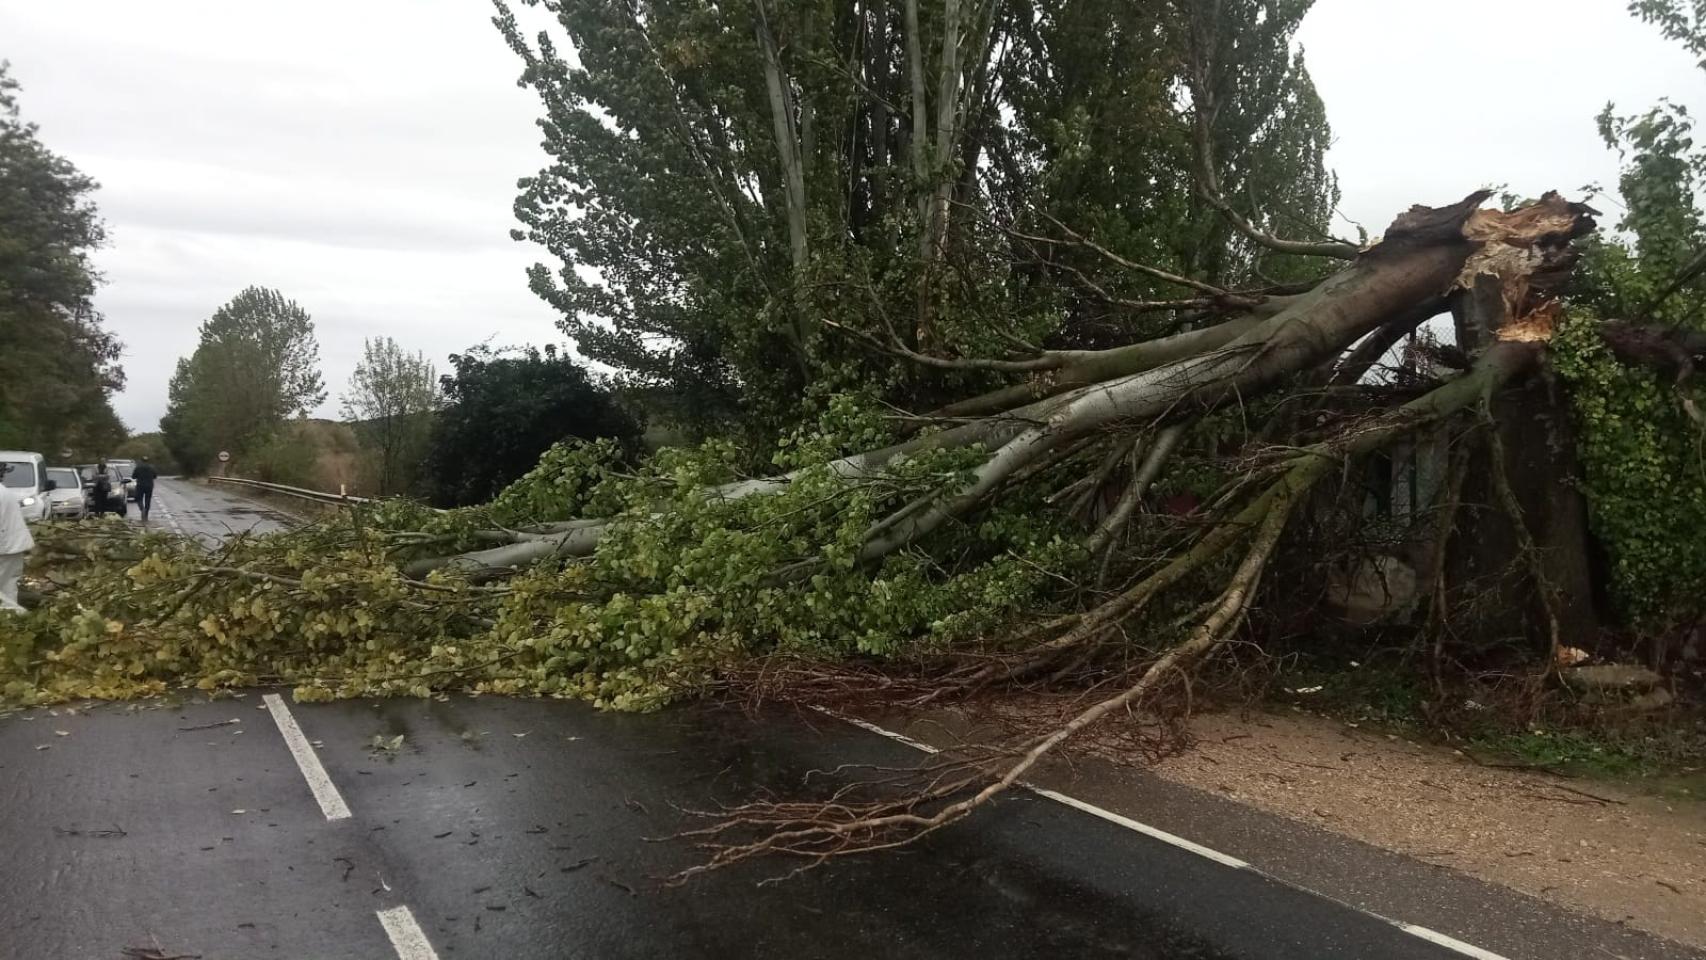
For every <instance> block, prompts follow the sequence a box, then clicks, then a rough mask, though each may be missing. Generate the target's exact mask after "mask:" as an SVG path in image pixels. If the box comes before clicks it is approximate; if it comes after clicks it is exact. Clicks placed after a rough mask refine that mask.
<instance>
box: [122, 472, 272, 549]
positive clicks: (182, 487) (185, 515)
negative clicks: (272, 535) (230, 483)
mask: <svg viewBox="0 0 1706 960" xmlns="http://www.w3.org/2000/svg"><path fill="white" fill-rule="evenodd" d="M128 516H129V519H130V520H131V522H133V523H140V522H141V515H140V514H139V513H138V511H137V508H136V504H134V503H133V504H131V505H130V513H129V515H128ZM148 521H149V523H150V525H152V526H165V527H167V528H169V529H171V530H174V531H176V532H178V533H181V534H183V535H185V536H189V537H195V538H196V539H198V540H200V541H202V542H203V543H206V544H207V545H209V546H212V545H214V544H216V543H218V542H219V541H221V540H223V539H224V538H226V537H228V536H231V535H232V534H234V533H242V532H245V531H253V532H255V533H268V532H271V531H274V530H282V529H284V528H285V527H288V526H290V525H291V524H292V523H293V522H294V520H293V519H292V518H291V517H289V516H287V515H286V514H284V513H281V512H279V511H278V510H276V509H274V508H272V507H270V506H268V505H266V504H264V503H261V502H259V501H256V500H251V499H249V498H248V497H245V496H243V495H241V494H239V493H236V492H233V491H231V490H227V489H224V488H221V487H219V486H216V485H213V484H209V483H206V482H204V481H201V480H192V479H184V478H179V477H172V478H164V477H163V478H161V479H159V480H157V481H155V484H154V508H153V510H151V511H150V512H149V517H148Z"/></svg>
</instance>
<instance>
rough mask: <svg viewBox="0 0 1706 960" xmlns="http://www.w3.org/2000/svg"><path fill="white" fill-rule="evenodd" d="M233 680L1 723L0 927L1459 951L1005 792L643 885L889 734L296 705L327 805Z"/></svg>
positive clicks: (566, 939) (273, 952)
mask: <svg viewBox="0 0 1706 960" xmlns="http://www.w3.org/2000/svg"><path fill="white" fill-rule="evenodd" d="M259 707H260V703H259V696H258V695H254V694H252V695H249V696H246V697H243V698H240V699H228V700H221V701H215V702H195V703H185V704H180V705H175V706H166V705H158V704H157V705H144V706H141V707H138V708H131V707H127V706H123V705H105V706H98V707H94V708H92V709H90V710H89V711H88V712H83V713H77V714H75V715H71V714H67V713H65V712H64V711H63V710H61V711H58V712H57V715H55V714H53V713H49V712H47V711H35V712H32V713H30V714H26V715H22V716H17V717H12V718H9V719H7V720H5V721H4V722H0V809H4V810H6V811H7V815H6V818H5V821H4V825H3V826H0V845H3V846H4V848H5V849H6V850H7V851H8V856H7V860H8V864H9V872H10V874H11V876H10V879H9V882H8V883H6V884H3V885H0V955H3V956H5V957H18V958H24V957H30V958H37V957H40V958H60V957H64V958H73V957H117V956H122V953H121V951H122V950H124V949H126V948H133V949H136V948H149V949H159V950H160V951H161V953H163V954H164V955H167V956H171V955H174V954H179V955H182V954H191V955H195V954H199V955H200V956H202V957H204V958H206V960H220V958H244V957H290V958H308V957H315V958H374V957H394V956H397V953H396V952H395V949H394V947H393V946H392V945H391V943H390V941H389V940H388V939H387V937H386V935H385V932H384V930H383V929H382V927H381V926H380V924H379V922H378V921H377V919H376V915H377V912H378V911H380V910H384V909H387V908H390V907H394V906H398V905H405V906H408V907H409V908H410V910H411V911H412V912H413V914H414V916H415V917H416V918H417V919H418V922H419V924H420V927H421V928H422V929H423V931H424V932H425V933H426V935H427V938H428V940H429V941H430V943H431V945H432V947H433V948H434V950H435V951H436V952H437V954H438V955H439V956H441V957H504V958H540V960H543V958H558V957H634V958H639V957H719V958H721V957H728V958H736V957H777V958H792V957H821V958H855V957H857V958H870V957H893V958H927V957H929V958H935V957H944V958H946V957H952V958H961V957H964V958H985V957H1014V958H1019V957H1039V958H1040V957H1092V956H1093V957H1132V958H1153V960H1185V958H1191V960H1211V958H1212V960H1220V958H1228V960H1230V958H1251V960H1254V958H1263V960H1336V958H1343V960H1357V958H1361V960H1372V958H1394V960H1397V958H1418V960H1420V958H1442V957H1452V956H1458V955H1457V954H1453V953H1452V952H1450V951H1447V950H1444V949H1443V948H1440V947H1436V946H1433V945H1431V944H1428V943H1425V942H1423V941H1422V940H1419V939H1417V938H1415V937H1412V936H1409V935H1407V934H1405V933H1402V932H1401V931H1399V930H1397V929H1396V928H1394V927H1392V926H1390V925H1388V924H1386V923H1383V922H1381V921H1379V920H1376V919H1374V918H1372V917H1369V916H1368V915H1366V914H1362V913H1358V912H1356V911H1354V910H1351V909H1349V908H1347V907H1343V906H1340V905H1338V904H1335V903H1333V902H1330V901H1328V900H1325V899H1322V898H1320V897H1317V896H1314V895H1312V894H1308V893H1305V892H1303V891H1300V890H1298V889H1296V888H1293V887H1289V886H1285V885H1282V884H1280V883H1278V882H1277V881H1274V880H1270V879H1267V878H1265V877H1263V876H1262V875H1260V874H1257V873H1254V872H1251V871H1245V870H1234V869H1230V868H1226V867H1222V866H1220V865H1218V864H1214V863H1212V862H1209V861H1207V860H1204V859H1202V858H1200V857H1197V856H1195V855H1193V854H1190V853H1187V852H1184V851H1182V850H1179V849H1176V848H1174V847H1171V846H1168V845H1166V844H1163V843H1160V842H1158V841H1155V840H1151V839H1149V838H1147V837H1144V836H1142V835H1139V834H1135V833H1133V832H1132V831H1130V830H1127V829H1124V828H1122V827H1119V826H1117V825H1115V824H1112V823H1108V822H1105V821H1102V820H1098V819H1095V818H1092V817H1088V816H1085V815H1083V814H1081V813H1077V812H1075V811H1073V810H1070V809H1069V808H1066V807H1063V806H1061V805H1059V804H1055V803H1052V802H1050V801H1046V800H1042V799H1039V798H1035V797H1030V796H1018V797H1014V798H1012V799H1010V800H1007V801H1003V802H1001V803H999V804H997V806H996V808H995V809H992V810H989V811H987V812H985V813H983V814H980V815H979V816H978V817H977V818H976V819H975V820H973V821H970V822H967V823H964V824H962V825H959V826H956V827H954V828H950V829H948V830H945V831H943V832H941V833H940V834H938V835H936V836H934V837H932V838H930V839H928V840H926V841H924V842H923V843H920V844H919V845H917V846H916V847H914V848H911V849H908V850H905V851H902V852H897V853H892V854H889V855H885V856H875V857H866V858H857V859H849V860H845V861H842V862H838V863H832V864H830V865H827V866H824V867H820V868H818V869H815V870H812V871H809V872H807V873H804V874H802V875H799V876H795V877H793V878H791V879H786V880H778V878H779V877H781V876H783V875H784V874H786V873H787V872H788V871H789V870H790V869H791V868H792V867H793V866H794V864H792V863H788V862H765V863H759V864H755V865H751V866H749V867H742V868H738V869H732V870H728V871H723V872H718V873H713V874H711V875H708V876H703V877H701V878H699V879H697V880H694V881H691V882H689V883H687V884H685V885H682V886H670V885H668V884H667V883H666V880H667V878H669V877H670V876H672V875H673V874H675V873H676V872H677V871H678V870H680V869H682V868H683V867H686V866H691V865H693V864H694V863H697V862H700V857H701V856H702V855H701V854H700V852H699V851H697V850H695V849H694V848H693V847H692V846H691V845H690V844H689V843H687V842H686V841H683V840H679V839H669V838H671V837H673V836H675V835H676V834H677V833H679V832H680V831H681V830H682V829H683V828H686V827H690V826H693V825H695V824H699V823H702V822H703V821H701V820H699V819H698V818H696V817H695V816H693V815H691V814H689V813H687V812H685V811H689V810H706V809H715V808H716V807H717V806H718V805H719V804H726V803H733V802H739V801H741V800H744V799H750V798H751V797H753V796H755V795H761V794H765V793H769V794H796V795H797V794H799V793H801V792H802V791H804V790H809V789H812V788H811V787H809V786H807V782H806V776H807V774H808V772H810V771H812V770H815V769H821V768H823V767H824V766H826V760H830V759H833V760H834V761H835V762H836V763H871V764H878V765H885V766H896V765H900V764H910V763H913V762H916V759H917V755H916V754H913V753H912V752H911V751H910V750H908V749H907V748H905V747H902V746H899V745H897V744H894V743H892V742H890V741H887V740H884V739H881V738H879V737H876V736H874V735H871V734H868V733H866V732H864V731H861V730H857V729H854V728H851V727H848V726H845V725H843V724H841V723H839V722H838V721H834V720H829V719H827V718H825V719H822V720H818V721H815V722H814V721H812V720H808V719H806V718H805V717H802V716H800V715H797V714H792V713H790V714H785V715H775V716H769V717H765V718H762V720H761V721H760V722H754V721H753V720H751V719H749V718H747V717H745V716H743V715H742V714H739V713H735V712H729V711H726V710H720V709H715V708H705V707H698V708H689V709H681V710H675V711H666V712H663V713H660V714H654V715H650V716H618V715H612V714H601V713H597V712H595V711H593V710H591V709H589V708H586V707H584V706H582V705H579V704H572V703H563V702H553V701H537V700H505V699H499V698H478V699H473V698H459V699H453V700H449V701H443V702H439V701H425V702H423V701H403V700H394V701H379V702H343V703H334V704H317V705H298V706H295V707H293V712H294V714H295V716H296V717H297V719H298V721H299V723H300V725H301V727H302V729H303V731H304V733H305V735H306V736H307V737H308V739H309V740H310V741H311V742H314V743H316V744H317V746H316V752H317V754H318V755H319V757H320V758H321V760H322V762H323V763H324V766H325V769H326V771H327V773H328V774H329V776H330V778H331V780H332V782H333V783H334V784H336V786H337V787H338V789H339V790H340V791H341V793H342V795H343V796H344V798H345V799H346V801H347V803H348V805H349V807H350V810H351V811H352V816H351V817H350V818H349V819H347V820H339V821H328V820H326V819H325V817H324V816H323V815H322V813H321V810H320V807H319V806H318V805H317V804H316V803H315V801H314V799H313V797H312V796H311V795H310V793H309V790H308V787H307V785H306V782H305V781H304V779H303V777H302V775H301V773H300V772H299V771H298V769H297V766H296V763H295V761H294V760H293V758H292V757H291V755H290V753H289V752H288V751H287V749H286V747H285V744H284V741H283V739H282V737H281V736H280V735H279V733H278V730H277V728H276V727H275V726H274V725H273V721H272V719H271V718H270V716H269V715H268V714H267V713H266V712H264V711H263V710H261V709H259ZM231 720H236V721H238V722H236V723H231V722H229V721H231ZM216 724H217V725H216ZM61 731H63V735H61ZM399 735H401V736H402V738H403V739H402V741H401V742H400V743H399V745H398V747H397V748H396V749H395V750H394V751H393V750H388V749H384V748H383V747H377V746H375V743H376V738H378V741H377V742H379V743H386V744H388V743H390V742H391V741H392V738H394V737H397V736H399ZM44 747H45V749H40V748H44ZM819 786H820V787H821V782H820V783H819ZM766 881H775V882H766Z"/></svg>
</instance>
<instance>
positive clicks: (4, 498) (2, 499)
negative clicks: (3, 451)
mask: <svg viewBox="0 0 1706 960" xmlns="http://www.w3.org/2000/svg"><path fill="white" fill-rule="evenodd" d="M11 469H12V466H11V464H7V463H0V478H4V477H5V476H6V473H7V472H8V471H10V470H11ZM35 548H36V540H35V538H34V537H32V536H30V528H29V525H28V524H26V523H25V522H24V510H23V508H22V507H20V506H18V498H17V497H16V496H14V495H13V494H12V491H10V490H7V489H5V488H4V487H3V486H0V610H10V611H12V612H14V613H23V612H24V608H23V607H21V606H19V605H18V578H19V577H22V576H23V575H24V557H25V556H26V555H28V554H29V552H30V551H31V550H34V549H35Z"/></svg>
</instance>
